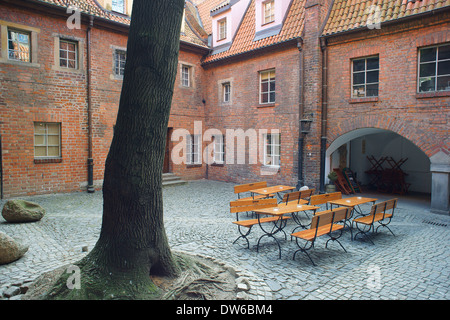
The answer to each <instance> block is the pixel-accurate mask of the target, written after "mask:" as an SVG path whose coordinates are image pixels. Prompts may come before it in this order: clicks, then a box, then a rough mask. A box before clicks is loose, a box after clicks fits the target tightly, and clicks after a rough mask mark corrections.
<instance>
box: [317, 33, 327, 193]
mask: <svg viewBox="0 0 450 320" xmlns="http://www.w3.org/2000/svg"><path fill="white" fill-rule="evenodd" d="M320 49H321V50H322V128H321V139H320V187H319V188H320V192H321V193H324V192H325V157H326V148H327V120H328V70H327V69H328V51H327V43H326V39H324V38H321V39H320Z"/></svg>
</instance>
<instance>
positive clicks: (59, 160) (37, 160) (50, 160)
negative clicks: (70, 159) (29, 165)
mask: <svg viewBox="0 0 450 320" xmlns="http://www.w3.org/2000/svg"><path fill="white" fill-rule="evenodd" d="M62 161H63V160H62V158H47V159H37V158H36V159H34V163H35V164H44V163H61V162H62Z"/></svg>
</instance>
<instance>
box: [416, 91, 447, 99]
mask: <svg viewBox="0 0 450 320" xmlns="http://www.w3.org/2000/svg"><path fill="white" fill-rule="evenodd" d="M439 97H450V91H432V92H418V93H416V98H417V99H426V98H439Z"/></svg>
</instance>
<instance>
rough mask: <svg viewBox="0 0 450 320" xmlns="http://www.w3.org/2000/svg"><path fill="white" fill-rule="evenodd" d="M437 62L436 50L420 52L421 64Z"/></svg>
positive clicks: (429, 49) (430, 49)
mask: <svg viewBox="0 0 450 320" xmlns="http://www.w3.org/2000/svg"><path fill="white" fill-rule="evenodd" d="M427 61H436V48H427V49H421V50H420V62H427Z"/></svg>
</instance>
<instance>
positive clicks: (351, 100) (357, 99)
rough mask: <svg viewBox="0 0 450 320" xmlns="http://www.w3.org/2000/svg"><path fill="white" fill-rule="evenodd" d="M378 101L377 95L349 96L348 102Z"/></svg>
mask: <svg viewBox="0 0 450 320" xmlns="http://www.w3.org/2000/svg"><path fill="white" fill-rule="evenodd" d="M367 102H378V97H366V98H351V99H350V101H349V103H367Z"/></svg>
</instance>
